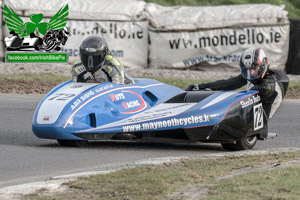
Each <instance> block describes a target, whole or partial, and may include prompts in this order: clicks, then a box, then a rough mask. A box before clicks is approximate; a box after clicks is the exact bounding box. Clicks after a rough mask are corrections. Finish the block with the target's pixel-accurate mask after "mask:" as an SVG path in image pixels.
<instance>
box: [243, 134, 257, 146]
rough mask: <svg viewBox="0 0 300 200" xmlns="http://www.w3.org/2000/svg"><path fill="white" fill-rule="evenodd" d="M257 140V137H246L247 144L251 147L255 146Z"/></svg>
mask: <svg viewBox="0 0 300 200" xmlns="http://www.w3.org/2000/svg"><path fill="white" fill-rule="evenodd" d="M256 139H257V138H256V135H253V136H250V137H246V142H247V143H248V144H250V145H251V144H254V143H255V142H256Z"/></svg>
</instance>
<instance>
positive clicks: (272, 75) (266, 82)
mask: <svg viewBox="0 0 300 200" xmlns="http://www.w3.org/2000/svg"><path fill="white" fill-rule="evenodd" d="M246 84H247V80H246V79H245V78H243V76H242V75H241V74H240V75H239V76H236V77H232V78H229V79H227V80H219V81H215V82H211V83H202V84H200V85H199V87H200V88H202V89H203V88H210V89H212V90H235V89H238V88H241V87H243V86H244V85H246ZM276 84H277V78H276V72H275V71H272V70H268V71H267V73H266V75H265V77H264V78H263V79H261V80H260V81H258V82H257V83H255V84H254V86H252V87H251V88H250V89H251V90H257V91H259V93H260V96H261V100H262V104H263V108H264V110H265V113H266V115H267V116H268V118H269V117H270V118H271V117H272V116H269V115H270V112H271V109H272V105H273V103H274V100H275V99H276V97H277V96H278V92H281V91H278V89H275V88H278V87H276ZM280 97H281V94H280ZM281 98H282V97H281ZM281 100H282V99H281ZM273 114H274V113H273V112H272V115H273Z"/></svg>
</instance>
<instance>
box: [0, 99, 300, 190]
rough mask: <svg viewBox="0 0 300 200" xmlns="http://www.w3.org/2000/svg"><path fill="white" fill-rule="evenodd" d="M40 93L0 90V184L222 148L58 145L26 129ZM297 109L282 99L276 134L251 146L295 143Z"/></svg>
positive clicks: (297, 103)
mask: <svg viewBox="0 0 300 200" xmlns="http://www.w3.org/2000/svg"><path fill="white" fill-rule="evenodd" d="M41 98H42V96H40V95H0V113H1V114H0V161H1V162H0V188H2V187H5V186H9V185H14V184H20V183H26V182H32V181H40V180H45V179H47V178H49V177H51V176H56V175H63V174H68V173H75V172H82V171H88V170H97V169H100V168H101V169H103V168H106V167H110V166H115V165H118V164H122V163H126V162H129V161H136V160H140V159H147V158H158V157H175V156H196V155H200V154H204V153H206V154H207V153H216V152H224V150H223V149H222V148H221V146H220V145H219V144H213V145H207V144H200V145H194V146H184V145H168V144H141V143H132V142H95V143H92V144H90V145H88V147H86V148H63V147H60V146H59V145H58V144H57V142H56V141H54V140H53V141H52V140H42V139H39V138H36V137H35V136H34V135H33V133H32V131H31V120H32V115H33V112H34V110H35V107H36V106H37V104H38V102H39V101H40V100H41ZM299 113H300V100H284V102H283V104H282V105H281V107H280V108H279V109H278V111H277V113H276V114H275V116H274V117H273V119H272V120H271V121H270V123H269V131H270V132H276V133H278V135H279V136H278V137H277V138H275V139H273V140H268V141H259V142H258V143H257V144H256V146H255V149H270V148H280V147H300V135H299V134H298V133H299V130H300V123H299V122H300V115H299Z"/></svg>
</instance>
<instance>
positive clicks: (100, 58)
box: [80, 53, 106, 72]
mask: <svg viewBox="0 0 300 200" xmlns="http://www.w3.org/2000/svg"><path fill="white" fill-rule="evenodd" d="M105 56H106V54H105V53H102V54H101V55H99V54H97V55H89V54H86V53H81V54H80V59H81V63H82V64H83V65H84V66H85V67H86V69H87V70H88V71H89V72H95V71H97V70H98V69H99V68H100V67H101V65H102V64H103V62H104V60H105Z"/></svg>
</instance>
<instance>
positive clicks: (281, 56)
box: [149, 24, 289, 70]
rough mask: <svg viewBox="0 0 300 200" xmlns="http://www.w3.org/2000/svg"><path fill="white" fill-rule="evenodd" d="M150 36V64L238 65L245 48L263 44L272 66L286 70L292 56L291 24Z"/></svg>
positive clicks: (173, 66)
mask: <svg viewBox="0 0 300 200" xmlns="http://www.w3.org/2000/svg"><path fill="white" fill-rule="evenodd" d="M149 37H150V41H151V44H150V68H165V67H167V68H188V67H190V66H199V65H201V64H206V65H207V63H208V64H210V65H218V64H226V65H228V66H229V67H234V68H236V69H237V68H238V63H239V59H240V55H241V53H242V52H243V51H244V50H245V49H247V48H250V47H261V48H263V49H264V50H265V52H266V54H267V56H268V58H269V63H270V64H271V67H272V68H273V69H279V70H283V69H284V67H285V63H286V60H287V56H288V47H289V45H288V44H289V24H286V25H277V26H264V27H244V28H223V29H212V30H205V31H195V32H153V31H151V30H150V31H149ZM212 68H213V67H212Z"/></svg>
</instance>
